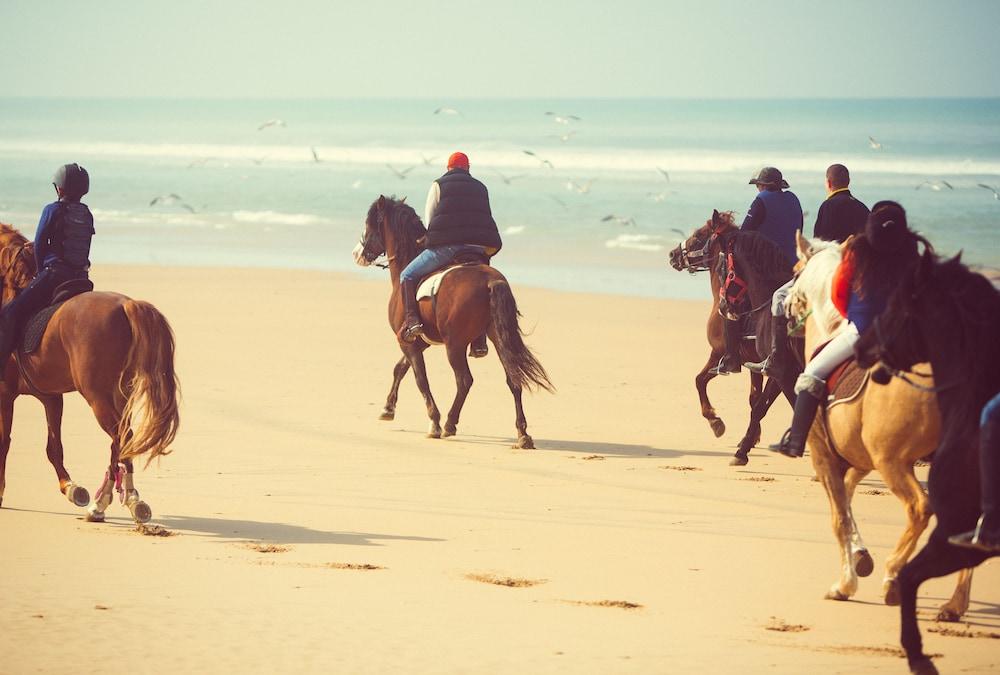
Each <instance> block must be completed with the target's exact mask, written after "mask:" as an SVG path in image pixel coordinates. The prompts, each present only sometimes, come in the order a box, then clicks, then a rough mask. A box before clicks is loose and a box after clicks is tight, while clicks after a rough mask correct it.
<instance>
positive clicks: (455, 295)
mask: <svg viewBox="0 0 1000 675" xmlns="http://www.w3.org/2000/svg"><path fill="white" fill-rule="evenodd" d="M424 234H426V230H425V229H424V226H423V224H422V223H421V222H420V217H419V216H418V215H417V213H416V212H415V211H414V210H413V208H412V207H411V206H410V205H409V204H406V203H405V200H396V199H394V198H391V197H385V196H380V197H379V198H378V199H376V200H375V201H374V202H373V203H372V205H371V207H370V208H369V209H368V216H367V218H366V219H365V231H364V234H363V236H362V239H361V247H362V248H361V256H362V258H363V260H364V261H365V262H366V263H368V264H370V263H372V262H374V261H375V260H376V259H377V258H379V257H380V256H382V255H385V256H387V258H388V261H389V265H388V267H389V275H390V278H391V279H392V294H391V295H390V296H389V326H390V328H392V331H393V333H397V334H398V331H399V328H400V326H401V325H402V322H403V302H402V299H401V298H400V287H399V275H400V273H401V272H402V271H403V269H404V268H405V267H406V266H407V265H408V264H409V263H410V261H411V260H413V258H414V257H416V255H417V254H418V253H419V252H420V250H421V244H419V243H418V240H420V239H422V238H423V236H424ZM519 316H520V313H519V312H518V310H517V303H516V302H515V301H514V295H513V293H511V290H510V285H509V284H508V283H507V279H506V278H505V277H504V276H503V274H501V273H500V272H499V271H497V270H496V269H494V268H493V267H490V266H489V265H463V266H462V267H459V268H457V269H455V270H453V271H451V272H449V273H448V274H447V275H446V276H445V277H444V279H443V280H442V281H441V285H440V287H439V288H438V291H437V297H436V298H435V299H434V300H433V301H432V300H430V299H425V300H422V301H420V318H421V320H422V321H423V324H424V331H425V334H426V336H427V338H428V339H429V340H430V341H431V342H433V343H440V344H443V345H444V348H445V352H446V353H447V355H448V362H449V364H451V367H452V370H454V371H455V383H456V387H457V391H456V393H455V401H454V402H453V403H452V406H451V409H450V410H449V411H448V417H447V419H446V420H445V424H444V430H443V431H442V429H441V423H440V422H441V413H440V411H439V410H438V407H437V404H436V403H435V402H434V397H433V396H432V395H431V390H430V385H429V384H428V382H427V370H426V368H425V365H424V350H425V349H427V347H428V346H429V342H427V341H425V340H423V339H417V340H416V341H415V342H412V343H406V342H402V341H400V342H399V348H400V349H401V350H402V352H403V358H401V359H400V360H399V362H398V363H397V364H396V367H395V368H394V369H393V380H392V387H391V388H390V390H389V396H388V397H387V398H386V402H385V408H384V409H383V411H382V415H381V419H383V420H391V419H393V418H394V417H395V414H396V400H397V398H398V394H399V383H400V381H401V380H402V379H403V377H404V376H405V375H406V373H407V371H408V370H409V369H410V368H413V376H414V378H415V379H416V381H417V387H418V388H419V389H420V393H421V394H422V395H423V397H424V402H425V403H426V405H427V415H428V417H430V420H431V423H430V430H429V432H428V437H430V438H441V437H447V436H454V435H455V433H456V431H457V428H458V418H459V415H460V414H461V412H462V406H463V404H464V403H465V398H466V396H468V394H469V390H470V389H471V388H472V372H471V371H470V370H469V362H468V359H467V357H466V351H467V349H468V347H469V343H471V342H472V340H474V339H475V338H476V337H478V336H479V335H482V334H483V333H486V335H487V336H488V337H489V339H490V341H491V342H492V343H493V345H494V347H495V348H496V350H497V354H498V355H499V357H500V363H501V364H502V365H503V368H504V371H505V373H506V374H507V386H508V387H510V391H511V394H513V396H514V409H515V413H516V421H515V427H516V428H517V442H516V443H515V444H514V447H515V448H534V447H535V445H534V441H533V440H532V439H531V436H529V435H528V423H527V421H526V420H525V417H524V408H523V406H522V404H521V393H522V391H523V389H525V388H528V389H531V388H532V387H535V386H537V387H540V388H542V389H545V390H546V391H550V392H551V391H553V387H552V383H551V382H550V381H549V376H548V375H547V374H546V372H545V369H544V368H543V367H542V364H541V363H539V362H538V360H537V359H536V358H535V356H534V355H533V354H532V353H531V351H530V350H529V349H528V347H527V345H525V344H524V340H523V339H522V335H523V333H522V332H521V328H520V326H519V324H518V317H519Z"/></svg>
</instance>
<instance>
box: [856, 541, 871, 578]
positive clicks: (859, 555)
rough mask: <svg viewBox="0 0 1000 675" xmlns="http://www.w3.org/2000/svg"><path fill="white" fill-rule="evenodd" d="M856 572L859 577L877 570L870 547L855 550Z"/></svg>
mask: <svg viewBox="0 0 1000 675" xmlns="http://www.w3.org/2000/svg"><path fill="white" fill-rule="evenodd" d="M853 562H854V573H855V574H857V575H858V576H859V577H867V576H868V575H870V574H871V573H872V572H873V571H874V570H875V561H874V560H872V556H871V554H870V553H869V552H868V549H865V548H862V549H858V550H857V551H855V552H854V560H853Z"/></svg>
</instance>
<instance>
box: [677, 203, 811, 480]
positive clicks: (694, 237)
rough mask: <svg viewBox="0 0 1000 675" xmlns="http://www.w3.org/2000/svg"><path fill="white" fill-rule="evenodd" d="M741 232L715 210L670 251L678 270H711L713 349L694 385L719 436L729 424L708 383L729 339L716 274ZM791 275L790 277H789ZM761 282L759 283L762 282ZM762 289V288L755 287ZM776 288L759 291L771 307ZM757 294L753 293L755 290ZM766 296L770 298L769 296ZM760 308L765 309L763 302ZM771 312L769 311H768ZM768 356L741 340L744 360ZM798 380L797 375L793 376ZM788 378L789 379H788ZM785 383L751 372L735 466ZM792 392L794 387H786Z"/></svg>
mask: <svg viewBox="0 0 1000 675" xmlns="http://www.w3.org/2000/svg"><path fill="white" fill-rule="evenodd" d="M738 234H739V228H738V227H737V226H736V222H735V220H734V218H733V214H732V213H731V212H721V213H720V212H719V211H713V212H712V217H711V218H710V219H709V220H707V221H705V224H704V225H702V226H701V227H699V228H698V229H696V230H695V231H694V232H693V233H692V234H691V236H690V237H688V238H687V239H686V240H685V241H684V242H683V243H681V244H680V245H679V246H677V248H675V249H673V250H672V251H670V265H671V266H672V267H673V268H674V269H676V270H678V271H681V270H687V271H688V272H690V273H691V274H694V273H696V272H703V271H708V272H709V282H710V284H711V289H712V309H711V311H710V312H709V315H708V325H707V326H706V332H707V337H708V345H709V347H710V349H711V351H710V352H709V355H708V360H707V361H706V362H705V365H704V366H702V369H701V371H699V373H698V374H697V375H696V376H695V378H694V386H695V389H697V391H698V399H699V401H700V403H701V415H702V417H704V418H705V419H706V420H708V424H709V426H711V427H712V431H713V433H715V436H716V437H720V436H722V435H723V434H724V433H726V424H725V422H723V421H722V418H721V417H719V415H718V414H717V413H716V411H715V407H714V406H713V405H712V402H711V401H710V400H709V399H708V383H709V382H711V381H712V380H713V379H715V377H716V375H715V374H713V373H710V372H708V371H709V370H710V369H711V368H713V367H714V366H715V365H716V364H718V363H719V359H721V358H722V355H723V354H725V352H726V340H725V335H724V334H723V330H724V328H723V325H724V324H723V322H724V321H725V319H724V318H723V317H722V313H721V312H720V311H719V288H720V287H721V286H722V280H723V277H724V276H725V275H724V274H723V275H721V276H720V275H719V274H717V273H715V270H716V269H717V262H718V260H719V258H720V256H721V255H722V253H723V251H724V250H725V248H726V242H727V241H728V240H729V239H731V238H732V237H735V236H737V235H738ZM789 278H790V277H789ZM758 285H759V284H758ZM754 290H755V291H759V289H754ZM773 290H774V288H769V290H768V292H767V293H766V294H764V293H761V292H757V295H759V296H761V297H760V298H754V299H755V300H758V301H763V302H764V303H765V304H766V305H768V306H769V304H770V301H769V298H770V293H771V292H773ZM751 295H753V293H751ZM765 295H766V297H765ZM760 309H763V305H762V307H761V308H760ZM764 314H767V312H764ZM764 356H765V355H761V354H759V353H758V351H757V343H756V340H748V339H744V340H742V341H741V342H740V358H741V360H742V361H744V362H747V361H760V360H762V359H763V358H764ZM791 377H792V381H794V374H793V375H792V376H791ZM785 379H787V378H785ZM782 388H783V387H782V383H781V382H780V381H778V380H777V379H773V378H772V379H770V380H769V381H768V383H767V385H766V386H765V385H764V378H763V376H762V375H760V374H759V373H753V372H751V373H750V409H751V411H750V424H749V426H748V428H747V431H746V433H745V434H744V435H743V438H742V439H741V440H740V442H739V445H738V449H737V452H736V455H735V456H734V457H733V459H732V460H731V461H730V464H733V465H735V466H743V465H745V464H746V463H747V461H748V460H747V454H748V453H749V452H750V449H751V448H752V447H754V446H755V445H756V444H757V442H758V441H760V432H761V428H760V421H761V420H762V419H763V418H764V416H765V415H766V414H767V411H768V410H769V409H770V407H771V404H772V403H773V402H774V400H775V398H776V397H777V396H778V395H779V394H780V393H781V391H782ZM785 389H787V390H788V391H790V390H791V387H790V386H789V387H785Z"/></svg>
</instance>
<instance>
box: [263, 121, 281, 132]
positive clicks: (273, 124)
mask: <svg viewBox="0 0 1000 675" xmlns="http://www.w3.org/2000/svg"><path fill="white" fill-rule="evenodd" d="M283 126H285V121H284V120H268V121H266V122H264V123H263V124H261V125H260V126H259V127H257V131H263V130H264V129H267V128H268V127H283Z"/></svg>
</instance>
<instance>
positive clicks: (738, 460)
mask: <svg viewBox="0 0 1000 675" xmlns="http://www.w3.org/2000/svg"><path fill="white" fill-rule="evenodd" d="M749 463H750V458H749V457H747V456H746V455H744V454H742V453H739V452H737V453H736V454H735V455H733V458H732V459H731V460H729V466H746V465H747V464H749Z"/></svg>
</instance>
